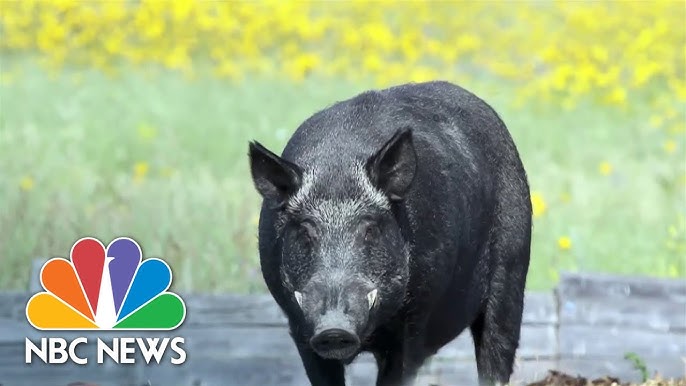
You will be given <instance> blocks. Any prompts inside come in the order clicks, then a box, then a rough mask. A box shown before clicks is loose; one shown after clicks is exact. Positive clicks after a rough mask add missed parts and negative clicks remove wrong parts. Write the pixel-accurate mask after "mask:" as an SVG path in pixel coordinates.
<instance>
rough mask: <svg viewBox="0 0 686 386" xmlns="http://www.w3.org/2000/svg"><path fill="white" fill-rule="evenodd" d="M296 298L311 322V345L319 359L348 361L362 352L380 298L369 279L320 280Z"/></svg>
mask: <svg viewBox="0 0 686 386" xmlns="http://www.w3.org/2000/svg"><path fill="white" fill-rule="evenodd" d="M336 276H338V275H336ZM343 278H344V279H343ZM293 295H294V298H295V300H296V302H297V303H298V305H299V306H300V307H301V308H302V311H303V313H304V316H305V318H306V319H307V320H308V321H309V322H310V323H311V326H312V330H311V331H312V335H311V336H310V339H309V344H310V346H311V347H312V349H313V350H314V351H315V352H316V353H317V354H319V356H321V357H323V358H329V359H348V358H350V357H352V356H353V355H355V354H356V353H357V352H358V351H359V349H360V346H361V342H362V341H364V340H365V336H366V335H365V334H367V333H368V332H369V331H370V328H371V327H372V326H370V323H371V321H372V318H371V317H372V314H373V313H374V310H375V307H374V306H375V305H376V303H377V302H378V300H377V297H378V296H379V295H378V290H377V289H376V287H375V286H374V285H373V284H372V283H371V282H370V281H369V280H365V279H363V278H359V277H354V276H353V277H350V276H347V277H345V276H339V277H335V276H333V275H329V276H325V277H323V278H322V277H317V278H316V279H315V280H312V281H310V282H309V283H308V285H306V286H305V288H304V289H303V291H302V292H299V291H295V292H294V294H293Z"/></svg>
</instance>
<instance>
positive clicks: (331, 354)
mask: <svg viewBox="0 0 686 386" xmlns="http://www.w3.org/2000/svg"><path fill="white" fill-rule="evenodd" d="M310 345H311V346H312V348H313V349H314V351H315V352H316V353H317V354H319V355H320V356H321V357H323V358H328V359H346V358H348V357H350V356H352V355H353V354H355V353H356V352H357V350H358V349H359V348H360V340H359V339H358V338H357V336H356V335H355V334H352V333H350V332H348V331H345V330H343V329H340V328H330V329H327V330H324V331H322V332H320V333H319V334H317V335H315V336H314V337H312V339H311V340H310Z"/></svg>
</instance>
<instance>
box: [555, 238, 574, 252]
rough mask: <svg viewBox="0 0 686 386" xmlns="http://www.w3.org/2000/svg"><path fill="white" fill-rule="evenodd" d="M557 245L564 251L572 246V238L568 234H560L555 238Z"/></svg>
mask: <svg viewBox="0 0 686 386" xmlns="http://www.w3.org/2000/svg"><path fill="white" fill-rule="evenodd" d="M557 246H558V247H559V248H560V249H562V250H563V251H566V250H568V249H570V248H571V247H572V239H570V238H569V237H568V236H562V237H560V238H559V239H557Z"/></svg>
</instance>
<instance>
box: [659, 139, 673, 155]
mask: <svg viewBox="0 0 686 386" xmlns="http://www.w3.org/2000/svg"><path fill="white" fill-rule="evenodd" d="M662 147H663V148H664V149H665V152H666V153H667V154H672V153H674V151H675V150H676V141H675V140H673V139H668V140H666V141H665V143H664V144H663V145H662Z"/></svg>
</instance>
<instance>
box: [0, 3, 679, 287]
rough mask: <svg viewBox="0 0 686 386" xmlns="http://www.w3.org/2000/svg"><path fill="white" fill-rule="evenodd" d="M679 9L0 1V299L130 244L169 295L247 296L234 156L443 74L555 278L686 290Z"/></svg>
mask: <svg viewBox="0 0 686 386" xmlns="http://www.w3.org/2000/svg"><path fill="white" fill-rule="evenodd" d="M685 26H686V10H685V7H684V2H683V1H647V0H646V1H612V2H610V1H593V2H581V1H575V2H568V1H548V2H534V1H521V2H506V1H487V2H477V1H440V2H438V1H434V2H427V1H412V2H410V1H407V2H390V1H345V2H323V1H321V2H293V1H260V2H196V1H107V2H105V1H103V2H99V1H67V0H60V1H47V0H46V1H28V0H24V1H9V0H3V1H2V2H0V260H1V261H2V268H1V269H0V288H20V287H23V286H25V285H26V282H27V280H28V277H29V269H30V264H29V260H30V259H32V258H36V257H52V256H55V255H66V254H67V253H68V252H69V249H70V247H71V245H72V243H73V242H74V241H76V240H77V239H78V238H79V237H82V236H85V235H92V236H95V237H98V238H101V239H102V240H106V241H108V240H110V239H111V238H113V237H117V236H121V235H129V236H132V237H134V238H135V239H137V240H138V241H139V242H140V243H141V245H142V246H143V249H144V253H145V255H146V256H157V257H162V258H164V259H165V260H166V261H168V262H170V265H171V266H172V267H173V268H174V273H175V278H174V279H175V280H174V286H175V288H176V289H177V290H189V289H193V290H198V291H214V290H221V291H226V290H231V291H261V290H263V286H262V279H261V276H260V274H259V268H258V257H257V248H256V245H257V244H256V230H257V216H258V212H259V203H260V201H259V198H258V195H257V193H256V192H255V191H254V189H253V187H252V183H251V180H250V177H249V170H248V163H247V144H248V141H249V140H251V139H256V140H259V141H260V142H262V143H263V144H265V145H267V146H268V147H270V148H272V149H274V150H275V151H277V152H279V151H280V150H281V149H282V147H283V145H284V144H285V142H286V141H287V140H288V138H289V136H290V134H291V133H292V132H293V131H294V130H295V128H296V127H297V126H298V124H300V123H301V122H302V121H303V120H304V119H305V118H307V117H308V116H309V115H311V114H312V113H314V112H315V111H317V110H319V109H322V108H324V107H326V106H327V105H329V104H331V103H333V102H335V101H337V100H342V99H346V98H348V97H351V96H353V95H355V94H356V93H359V92H361V91H363V90H365V89H368V88H379V87H386V86H390V85H394V84H399V83H404V82H409V81H424V80H431V79H444V80H449V81H452V82H455V83H457V84H460V85H462V86H464V87H466V88H467V89H469V90H471V91H473V92H475V93H476V94H477V95H479V96H481V97H482V98H484V99H485V100H486V101H488V102H489V103H490V104H492V105H493V106H494V107H495V108H496V110H497V111H498V112H499V113H500V114H501V116H502V117H503V119H504V120H505V122H506V123H507V125H508V127H509V128H510V130H511V132H512V135H513V137H514V138H515V141H516V142H517V144H518V147H519V150H520V154H521V156H522V158H523V160H524V163H525V166H526V168H527V171H528V174H529V179H530V183H531V188H532V201H533V205H534V216H535V220H534V240H533V252H532V263H531V270H530V279H529V282H528V286H529V288H531V289H548V288H550V287H551V286H553V285H554V284H555V282H556V280H557V279H558V275H559V272H560V271H561V270H581V271H604V272H615V273H625V274H647V275H654V276H662V277H686V262H685V261H684V260H685V259H686V151H685V147H686V75H685V73H686V29H685V28H686V27H685Z"/></svg>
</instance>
